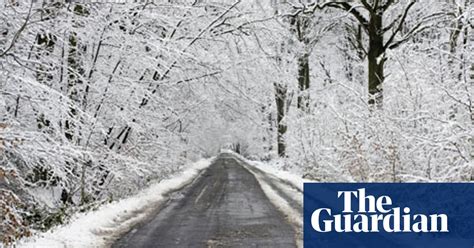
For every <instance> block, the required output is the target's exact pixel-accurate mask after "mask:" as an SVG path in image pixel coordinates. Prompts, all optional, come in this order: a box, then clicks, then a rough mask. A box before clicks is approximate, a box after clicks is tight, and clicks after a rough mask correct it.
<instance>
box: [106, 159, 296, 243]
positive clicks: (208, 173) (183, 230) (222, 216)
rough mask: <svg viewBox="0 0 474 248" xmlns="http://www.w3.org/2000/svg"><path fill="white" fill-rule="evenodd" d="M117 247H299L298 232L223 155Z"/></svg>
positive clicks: (246, 173)
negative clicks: (296, 236)
mask: <svg viewBox="0 0 474 248" xmlns="http://www.w3.org/2000/svg"><path fill="white" fill-rule="evenodd" d="M112 247H285V248H289V247H296V245H295V231H294V229H293V227H292V226H291V225H290V224H289V223H288V222H287V221H286V219H285V217H284V216H283V214H282V213H281V212H279V211H278V210H277V209H276V208H275V206H274V205H273V204H272V203H271V202H270V200H269V199H268V198H267V197H266V195H265V193H264V192H263V191H262V189H261V188H260V186H259V183H258V181H257V180H256V179H255V177H254V176H253V175H252V174H251V173H250V172H249V171H247V170H246V169H245V168H244V167H243V166H242V165H241V164H239V162H238V161H237V160H236V159H235V158H233V156H232V155H230V154H221V155H220V156H219V157H218V158H217V159H216V160H215V162H214V163H213V164H212V165H211V166H210V167H209V168H208V169H207V170H205V171H204V172H203V173H202V174H201V175H200V176H199V177H198V178H196V180H194V182H193V183H191V184H190V185H189V186H187V187H186V188H184V189H182V190H181V191H179V192H175V193H173V194H171V195H170V199H169V201H168V202H167V203H166V204H165V205H164V206H162V207H161V209H160V211H158V212H157V214H156V215H155V216H153V217H152V218H151V219H149V220H148V221H147V222H144V223H142V224H139V225H137V226H135V227H134V228H133V229H132V230H131V231H130V232H128V233H127V234H126V235H125V236H123V237H121V238H120V239H119V240H118V241H117V242H115V244H113V246H112Z"/></svg>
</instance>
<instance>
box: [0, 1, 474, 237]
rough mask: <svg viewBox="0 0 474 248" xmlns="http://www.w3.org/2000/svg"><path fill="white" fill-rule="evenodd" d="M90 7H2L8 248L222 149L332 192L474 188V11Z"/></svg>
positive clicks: (367, 5) (0, 107)
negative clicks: (399, 185) (462, 184)
mask: <svg viewBox="0 0 474 248" xmlns="http://www.w3.org/2000/svg"><path fill="white" fill-rule="evenodd" d="M86 2H87V1H84V2H82V3H79V1H72V2H70V1H58V0H36V1H31V0H30V1H27V0H24V1H22V0H1V1H0V240H1V241H3V242H4V243H11V242H13V241H15V240H17V239H19V238H21V237H23V236H28V235H29V234H30V233H31V231H32V230H47V229H49V228H50V227H51V226H54V225H58V224H61V223H63V222H64V221H66V220H67V218H68V216H70V215H71V214H72V213H74V212H77V211H89V210H91V209H93V208H94V207H96V206H97V205H99V204H102V203H104V202H107V201H111V200H116V199H119V198H121V197H124V196H127V195H130V194H133V193H136V192H137V191H138V190H139V189H141V188H142V187H143V186H145V185H147V184H149V183H150V182H154V181H157V180H160V179H163V178H167V177H170V176H172V175H174V174H175V173H177V172H179V171H180V170H182V169H183V168H184V167H185V166H186V164H189V162H190V161H193V160H196V159H197V158H199V157H209V156H213V155H215V154H217V153H218V152H219V149H221V148H232V149H234V150H236V151H238V152H239V153H241V154H243V155H245V156H247V157H250V158H252V159H261V160H269V161H270V163H273V164H274V165H275V166H279V167H280V168H282V169H285V170H291V171H293V172H295V173H299V174H300V175H301V176H302V177H305V178H308V179H311V180H318V181H337V182H341V181H342V182H355V181H364V182H365V181H369V182H375V181H383V182H405V181H409V182H413V181H421V182H426V181H436V182H442V181H443V182H444V181H468V180H473V179H474V178H473V177H474V174H473V160H474V138H473V137H474V105H473V104H474V103H473V101H474V95H473V94H474V63H473V60H474V59H473V52H472V51H474V47H473V46H474V45H473V41H474V34H473V32H472V29H473V27H474V21H473V20H474V19H473V12H474V8H473V6H472V2H470V0H442V1H431V0H423V1H415V0H355V1H314V0H313V1H306V0H300V1H296V0H295V1H292V0H263V1H262V0H226V1H208V0H168V1H165V0H154V1H151V0H149V1H147V0H141V1H132V0H130V1H116V2H117V3H105V2H106V1H103V2H102V3H100V2H101V1H93V2H99V3H86ZM89 2H91V1H89ZM108 2H110V1H108Z"/></svg>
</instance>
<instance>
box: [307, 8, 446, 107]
mask: <svg viewBox="0 0 474 248" xmlns="http://www.w3.org/2000/svg"><path fill="white" fill-rule="evenodd" d="M404 2H405V6H404V7H403V8H398V5H400V4H403V3H404ZM415 4H416V1H415V0H409V1H395V0H358V1H354V2H345V1H329V2H326V3H324V4H323V5H319V4H313V6H310V11H309V12H310V13H314V11H315V10H316V9H322V8H325V7H332V8H336V9H341V10H344V11H347V12H348V13H350V14H351V15H352V16H353V17H354V19H355V20H356V21H357V22H358V23H359V24H360V25H361V27H362V28H363V30H364V31H365V33H366V34H367V36H368V40H369V42H368V43H369V44H368V48H367V49H366V51H367V61H368V93H369V95H368V103H369V105H371V106H377V107H381V106H382V104H383V87H382V86H383V85H382V84H383V82H384V80H385V72H384V68H385V62H386V61H387V57H386V52H387V50H389V49H394V48H397V47H398V46H400V45H401V44H403V43H404V42H407V41H408V40H409V39H410V38H411V37H413V36H414V35H416V34H418V33H419V32H421V31H423V30H425V29H426V28H428V26H425V25H423V24H425V23H426V22H427V21H429V20H432V19H433V18H436V17H438V16H440V15H444V14H445V13H441V12H440V13H430V14H428V15H426V16H424V17H421V18H418V22H417V23H414V24H413V25H410V27H409V28H408V25H406V21H407V17H408V16H409V13H410V10H411V9H412V8H413V6H414V5H415ZM303 12H305V11H304V10H303ZM389 13H390V14H391V15H392V16H396V17H395V18H393V20H391V21H389V22H388V24H385V22H386V21H387V20H389V19H388V14H389Z"/></svg>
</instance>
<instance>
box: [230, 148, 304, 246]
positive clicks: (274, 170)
mask: <svg viewBox="0 0 474 248" xmlns="http://www.w3.org/2000/svg"><path fill="white" fill-rule="evenodd" d="M232 154H234V155H235V156H236V157H237V158H239V159H240V160H242V161H243V162H244V163H245V164H244V167H246V168H247V170H248V171H249V172H250V173H252V174H253V175H254V176H255V178H256V179H257V181H258V183H259V184H260V187H261V188H262V190H263V192H264V193H265V195H266V196H267V197H268V199H269V200H270V202H272V204H273V205H275V206H276V207H277V208H278V210H280V212H282V213H283V214H284V215H285V217H286V219H287V220H288V221H289V222H290V223H291V224H292V225H293V227H294V228H295V235H296V237H295V239H296V245H297V247H303V212H302V207H303V184H304V183H305V182H309V181H308V180H305V179H303V178H302V177H301V176H299V175H296V174H293V173H291V172H289V171H284V170H282V169H280V168H278V166H277V165H276V164H272V163H264V162H260V161H252V160H248V159H246V158H244V157H243V156H241V155H239V154H237V153H234V152H232Z"/></svg>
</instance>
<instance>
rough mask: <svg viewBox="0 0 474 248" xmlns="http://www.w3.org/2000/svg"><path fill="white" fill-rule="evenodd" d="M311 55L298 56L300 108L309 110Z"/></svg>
mask: <svg viewBox="0 0 474 248" xmlns="http://www.w3.org/2000/svg"><path fill="white" fill-rule="evenodd" d="M309 80H310V79H309V55H308V54H304V55H303V56H301V57H300V58H298V88H299V91H300V92H299V94H298V103H297V105H298V109H301V110H303V111H305V112H307V111H309V92H308V89H309V83H310V81H309Z"/></svg>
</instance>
